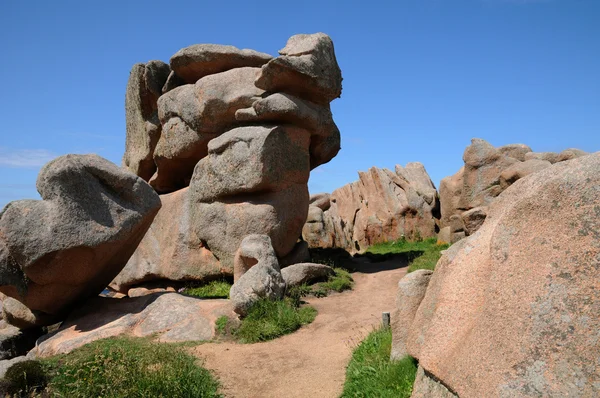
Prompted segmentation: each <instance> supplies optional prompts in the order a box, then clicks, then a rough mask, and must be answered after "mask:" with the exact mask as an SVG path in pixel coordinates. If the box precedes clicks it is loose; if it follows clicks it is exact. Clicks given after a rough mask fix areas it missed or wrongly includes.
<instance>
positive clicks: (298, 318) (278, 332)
mask: <svg viewBox="0 0 600 398" xmlns="http://www.w3.org/2000/svg"><path fill="white" fill-rule="evenodd" d="M316 316H317V310H316V309H314V308H313V307H310V306H305V307H297V306H296V305H294V303H293V302H292V300H290V299H289V298H286V299H284V300H268V299H261V300H259V301H258V302H256V303H255V304H254V305H253V306H252V308H250V311H249V312H248V315H247V316H246V317H245V318H244V319H242V321H241V323H240V326H239V327H238V328H237V329H235V330H233V331H232V333H233V335H234V337H236V338H237V339H238V340H239V341H240V342H242V343H256V342H259V341H267V340H272V339H275V338H277V337H279V336H283V335H285V334H289V333H292V332H294V331H296V330H298V329H299V328H300V327H301V326H302V325H306V324H309V323H311V322H312V321H314V319H315V317H316Z"/></svg>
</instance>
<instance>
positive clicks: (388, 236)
mask: <svg viewBox="0 0 600 398" xmlns="http://www.w3.org/2000/svg"><path fill="white" fill-rule="evenodd" d="M358 176H359V180H358V181H356V182H353V183H350V184H348V185H345V186H343V187H341V188H338V189H336V190H335V191H333V193H332V194H331V195H329V194H317V195H314V196H312V197H311V203H310V207H309V210H308V218H307V221H306V224H305V225H304V227H303V230H302V236H303V238H304V240H305V241H306V242H307V243H308V246H309V247H311V248H342V249H345V250H346V251H348V252H350V253H356V252H361V251H363V250H365V249H366V248H368V247H369V246H371V245H373V244H375V243H380V242H386V241H394V240H398V239H401V238H406V239H409V240H411V239H420V238H429V237H432V236H435V235H436V233H437V219H438V218H439V206H440V204H439V199H438V193H437V190H436V188H435V186H434V185H433V182H432V181H431V179H430V178H429V175H428V174H427V171H426V170H425V167H423V165H422V164H421V163H417V162H415V163H408V164H407V165H406V167H402V166H399V165H397V166H396V170H395V172H392V171H391V170H388V169H379V168H376V167H372V168H371V169H369V171H367V172H359V173H358Z"/></svg>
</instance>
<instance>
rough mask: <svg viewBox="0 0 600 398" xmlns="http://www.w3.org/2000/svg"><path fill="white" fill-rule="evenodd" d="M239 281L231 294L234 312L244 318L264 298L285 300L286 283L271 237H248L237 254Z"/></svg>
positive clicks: (236, 264) (236, 281)
mask: <svg viewBox="0 0 600 398" xmlns="http://www.w3.org/2000/svg"><path fill="white" fill-rule="evenodd" d="M235 278H236V280H235V283H234V284H233V286H231V291H230V294H229V295H230V297H231V303H232V305H233V311H235V312H236V313H237V314H239V315H240V316H246V315H247V314H248V311H249V310H250V308H251V307H252V305H253V304H254V303H256V302H257V301H258V300H260V299H261V298H267V299H273V300H277V299H281V298H282V297H283V295H284V294H285V289H286V285H285V281H284V280H283V277H282V275H281V270H280V268H279V263H278V261H277V256H276V255H275V251H274V250H273V247H272V246H271V239H270V238H269V237H268V236H267V235H248V236H246V237H245V238H244V240H243V241H242V243H241V244H240V247H239V249H238V251H237V253H236V261H235Z"/></svg>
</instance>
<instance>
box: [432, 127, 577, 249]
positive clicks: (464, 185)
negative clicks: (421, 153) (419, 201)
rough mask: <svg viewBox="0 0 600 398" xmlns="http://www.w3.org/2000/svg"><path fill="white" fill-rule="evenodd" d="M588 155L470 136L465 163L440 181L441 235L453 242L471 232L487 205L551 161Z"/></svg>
mask: <svg viewBox="0 0 600 398" xmlns="http://www.w3.org/2000/svg"><path fill="white" fill-rule="evenodd" d="M585 155H587V152H584V151H582V150H579V149H573V148H571V149H566V150H564V151H562V152H561V153H555V152H533V151H532V150H531V148H530V147H528V146H527V145H524V144H510V145H505V146H501V147H498V148H496V147H494V146H493V145H492V144H490V143H489V142H487V141H485V140H482V139H480V138H473V139H472V140H471V145H469V146H468V147H467V148H466V149H465V152H464V154H463V161H464V163H465V164H464V166H463V167H462V168H461V169H460V170H459V171H458V172H457V173H456V174H454V175H452V176H449V177H446V178H444V179H442V181H441V182H440V208H441V219H440V234H439V235H438V240H440V241H444V242H447V243H454V242H456V241H458V240H460V239H462V238H463V237H465V236H469V235H472V234H474V233H475V232H476V231H477V229H479V227H480V226H481V225H482V224H483V221H484V220H485V217H486V208H487V206H489V205H490V204H491V203H492V202H493V201H495V200H496V198H497V197H498V196H499V195H500V194H501V193H502V192H503V191H504V190H505V189H506V188H508V187H509V186H510V185H511V184H513V183H515V182H516V181H517V180H519V179H521V178H523V177H526V176H528V175H530V174H533V173H537V172H539V171H541V170H544V169H546V168H548V167H550V166H551V165H552V164H554V163H558V162H563V161H566V160H571V159H575V158H578V157H581V156H585Z"/></svg>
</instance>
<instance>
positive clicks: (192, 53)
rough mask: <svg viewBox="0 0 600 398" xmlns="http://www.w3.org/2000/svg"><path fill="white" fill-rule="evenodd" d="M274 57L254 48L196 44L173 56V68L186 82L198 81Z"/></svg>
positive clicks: (257, 65)
mask: <svg viewBox="0 0 600 398" xmlns="http://www.w3.org/2000/svg"><path fill="white" fill-rule="evenodd" d="M272 58H273V57H271V56H270V55H269V54H265V53H261V52H258V51H254V50H248V49H244V50H240V49H239V48H237V47H234V46H224V45H220V44H194V45H192V46H189V47H185V48H182V49H181V50H179V51H177V52H176V53H175V55H173V56H172V57H171V61H170V64H171V69H173V72H174V73H175V74H176V75H177V76H179V77H180V78H181V79H183V80H184V81H185V82H186V83H191V84H193V83H196V82H197V81H198V80H200V79H201V78H203V77H204V76H208V75H213V74H216V73H220V72H225V71H228V70H230V69H236V68H243V67H246V66H249V67H260V66H262V65H264V64H266V63H267V62H269V61H270V60H271V59H272Z"/></svg>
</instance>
